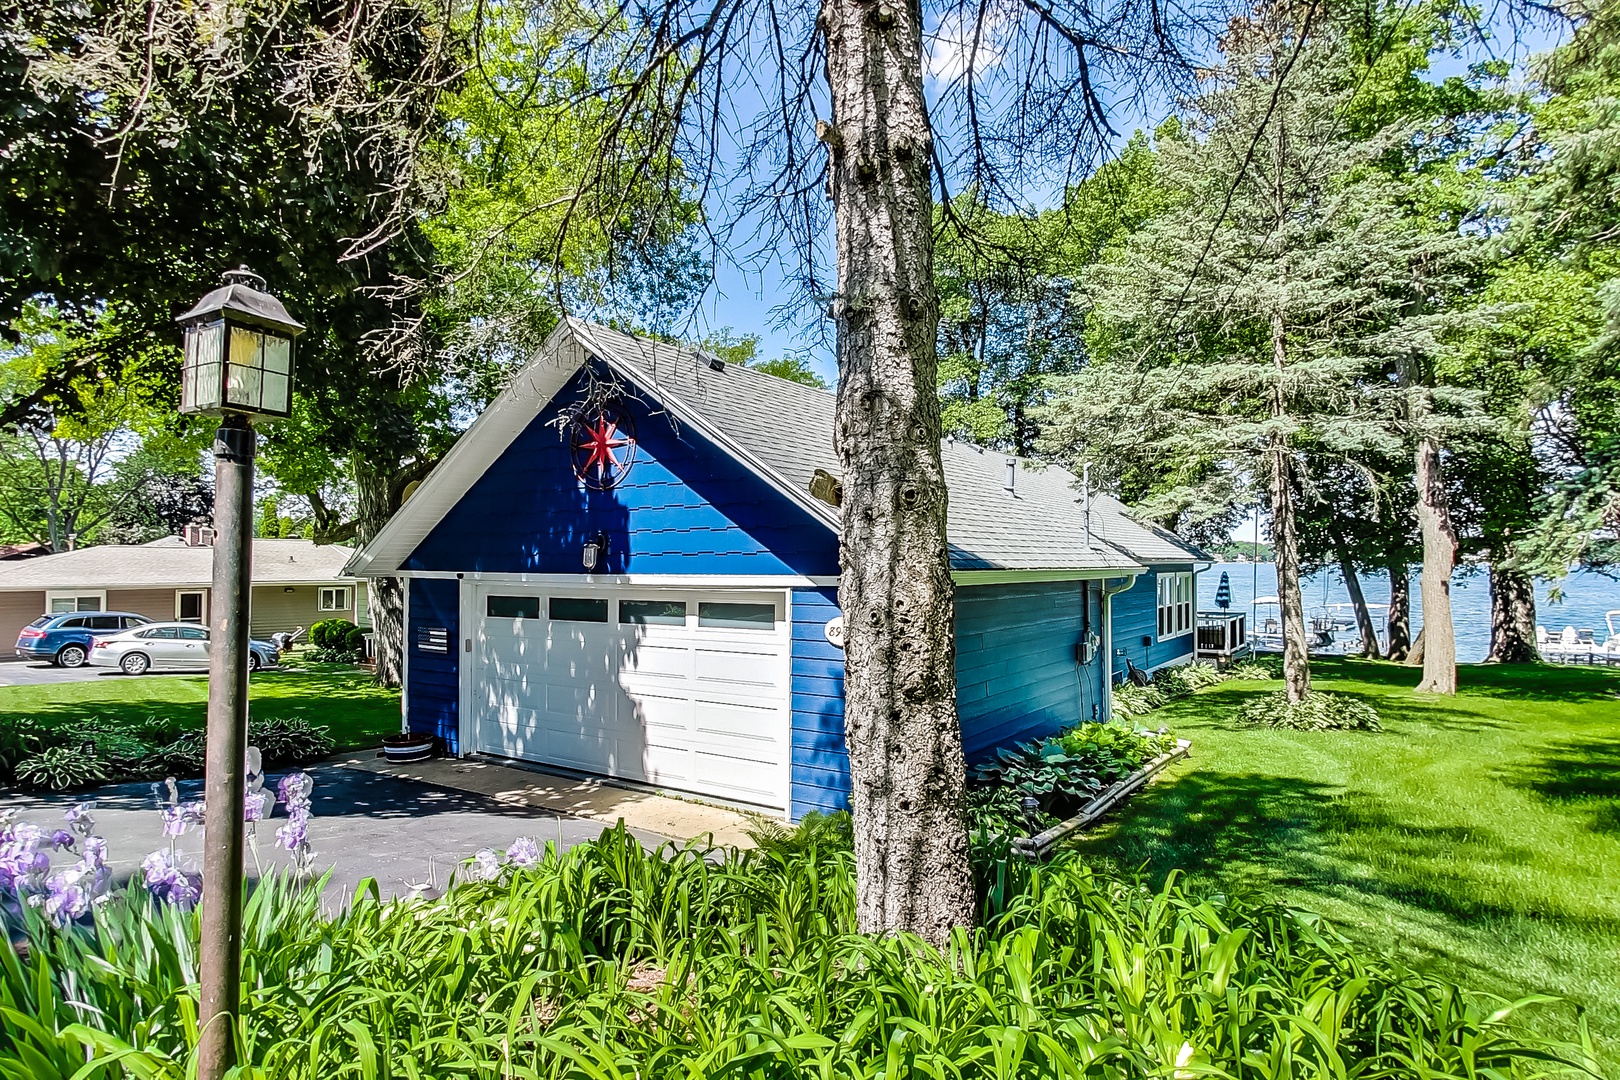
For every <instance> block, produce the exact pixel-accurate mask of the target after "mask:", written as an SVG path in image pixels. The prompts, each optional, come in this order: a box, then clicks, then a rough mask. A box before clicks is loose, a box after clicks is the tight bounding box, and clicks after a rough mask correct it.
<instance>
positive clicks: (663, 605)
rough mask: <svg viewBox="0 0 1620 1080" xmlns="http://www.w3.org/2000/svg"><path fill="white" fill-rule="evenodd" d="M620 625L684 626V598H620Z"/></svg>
mask: <svg viewBox="0 0 1620 1080" xmlns="http://www.w3.org/2000/svg"><path fill="white" fill-rule="evenodd" d="M619 623H620V625H629V624H634V625H636V626H685V625H686V601H685V600H620V601H619Z"/></svg>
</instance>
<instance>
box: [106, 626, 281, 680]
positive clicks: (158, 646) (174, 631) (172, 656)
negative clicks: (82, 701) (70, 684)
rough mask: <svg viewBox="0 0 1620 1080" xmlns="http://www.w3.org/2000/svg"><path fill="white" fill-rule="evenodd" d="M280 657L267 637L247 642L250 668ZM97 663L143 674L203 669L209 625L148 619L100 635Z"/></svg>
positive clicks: (271, 662) (255, 667) (268, 663)
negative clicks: (101, 636)
mask: <svg viewBox="0 0 1620 1080" xmlns="http://www.w3.org/2000/svg"><path fill="white" fill-rule="evenodd" d="M278 659H280V654H279V653H278V652H277V651H276V647H275V646H274V645H272V644H270V643H269V642H268V641H258V640H250V641H249V642H248V670H249V671H257V670H259V669H260V668H262V667H270V666H272V665H274V664H275V662H276V661H277V660H278ZM89 662H90V663H91V664H92V665H94V666H96V667H115V668H118V669H119V670H120V671H122V672H123V673H124V674H125V675H144V674H146V673H147V672H148V671H151V670H153V669H155V668H165V669H170V670H173V669H176V668H180V669H187V670H191V671H201V670H205V669H206V668H207V667H208V627H206V626H199V625H198V624H196V623H184V622H167V623H148V624H146V625H145V626H141V627H137V628H135V629H133V630H125V631H124V632H123V633H119V634H109V635H108V636H107V637H104V638H97V639H96V642H95V644H94V645H92V646H91V648H90V661H89Z"/></svg>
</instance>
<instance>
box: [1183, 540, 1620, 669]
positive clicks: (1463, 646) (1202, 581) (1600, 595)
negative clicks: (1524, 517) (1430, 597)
mask: <svg viewBox="0 0 1620 1080" xmlns="http://www.w3.org/2000/svg"><path fill="white" fill-rule="evenodd" d="M1223 570H1224V571H1226V573H1227V574H1228V575H1229V576H1230V579H1231V585H1232V610H1234V611H1248V610H1249V601H1250V600H1252V599H1253V598H1254V597H1256V596H1276V595H1277V565H1276V564H1275V563H1216V564H1214V565H1213V566H1211V567H1210V568H1209V569H1208V570H1205V571H1204V572H1202V573H1200V574H1199V575H1198V610H1199V611H1213V610H1215V590H1216V588H1217V587H1218V586H1219V585H1220V581H1221V571H1223ZM1300 591H1301V592H1302V593H1303V594H1304V597H1305V615H1306V617H1307V618H1309V617H1310V615H1311V613H1312V612H1313V611H1315V610H1316V609H1317V608H1319V607H1321V606H1322V605H1324V604H1339V603H1344V604H1348V603H1349V602H1350V594H1349V592H1348V591H1346V589H1345V587H1344V578H1343V577H1341V576H1340V574H1339V572H1338V571H1337V570H1323V571H1321V572H1320V573H1316V574H1312V575H1311V576H1310V577H1308V578H1306V579H1305V580H1304V581H1303V582H1301V583H1300ZM1361 591H1362V593H1363V594H1364V595H1365V596H1366V598H1367V603H1369V604H1387V603H1389V578H1388V576H1386V575H1384V574H1375V575H1369V576H1364V577H1362V579H1361ZM1547 591H1548V585H1547V584H1546V583H1544V582H1543V583H1538V584H1537V586H1536V622H1538V623H1540V624H1541V625H1542V626H1545V627H1546V628H1547V632H1548V633H1549V634H1553V635H1557V633H1558V632H1559V631H1560V630H1562V629H1563V628H1564V627H1566V626H1574V627H1576V628H1578V629H1587V628H1589V629H1591V630H1594V631H1596V636H1597V640H1598V641H1599V642H1600V643H1601V642H1602V641H1603V640H1604V638H1605V637H1606V636H1607V634H1608V631H1607V629H1605V626H1604V621H1603V616H1604V613H1605V612H1608V611H1613V610H1615V609H1616V608H1620V581H1615V580H1614V579H1613V578H1607V577H1604V576H1602V575H1601V574H1587V573H1580V574H1573V575H1571V576H1570V577H1569V578H1567V579H1566V580H1565V581H1564V582H1563V583H1562V587H1561V592H1562V593H1563V596H1562V599H1560V601H1559V602H1558V603H1551V602H1549V601H1548V599H1547ZM1273 614H1275V609H1273ZM1265 617H1266V616H1265V613H1264V612H1261V614H1260V618H1261V619H1262V620H1263V619H1264V618H1265ZM1250 619H1251V621H1252V620H1253V616H1252V615H1251V616H1250ZM1451 619H1452V622H1453V624H1454V625H1455V626H1456V631H1457V659H1458V660H1459V661H1461V662H1462V663H1477V662H1478V661H1480V660H1483V659H1485V655H1486V654H1487V653H1489V652H1490V648H1491V588H1490V579H1489V578H1488V577H1487V576H1486V574H1485V571H1484V570H1483V569H1480V570H1475V571H1472V572H1464V571H1459V572H1458V573H1456V574H1454V575H1453V576H1452V578H1451ZM1373 621H1374V622H1375V623H1377V624H1378V630H1379V634H1380V635H1382V633H1383V630H1384V615H1383V612H1382V611H1379V610H1376V609H1375V610H1374V611H1373ZM1422 626H1423V605H1422V603H1421V602H1420V600H1419V598H1418V576H1417V574H1416V573H1413V575H1412V637H1413V639H1416V638H1417V633H1418V630H1419V629H1420V628H1421V627H1422Z"/></svg>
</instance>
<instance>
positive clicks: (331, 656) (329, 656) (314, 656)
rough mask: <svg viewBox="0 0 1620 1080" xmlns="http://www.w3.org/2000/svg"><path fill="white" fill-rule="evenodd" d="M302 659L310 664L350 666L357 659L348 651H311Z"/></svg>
mask: <svg viewBox="0 0 1620 1080" xmlns="http://www.w3.org/2000/svg"><path fill="white" fill-rule="evenodd" d="M304 659H305V660H307V661H309V662H310V663H312V664H352V663H354V662H355V661H356V660H357V659H359V657H357V656H356V655H355V654H354V653H353V652H351V651H349V650H348V649H311V650H309V655H307V656H305V657H304Z"/></svg>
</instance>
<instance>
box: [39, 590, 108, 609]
mask: <svg viewBox="0 0 1620 1080" xmlns="http://www.w3.org/2000/svg"><path fill="white" fill-rule="evenodd" d="M45 603H46V605H47V606H48V607H49V608H50V609H51V610H50V613H51V614H52V615H59V614H61V613H62V612H64V611H101V610H103V609H104V608H106V606H107V594H106V593H104V592H64V591H59V590H52V591H50V592H47V593H46V594H45Z"/></svg>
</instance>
